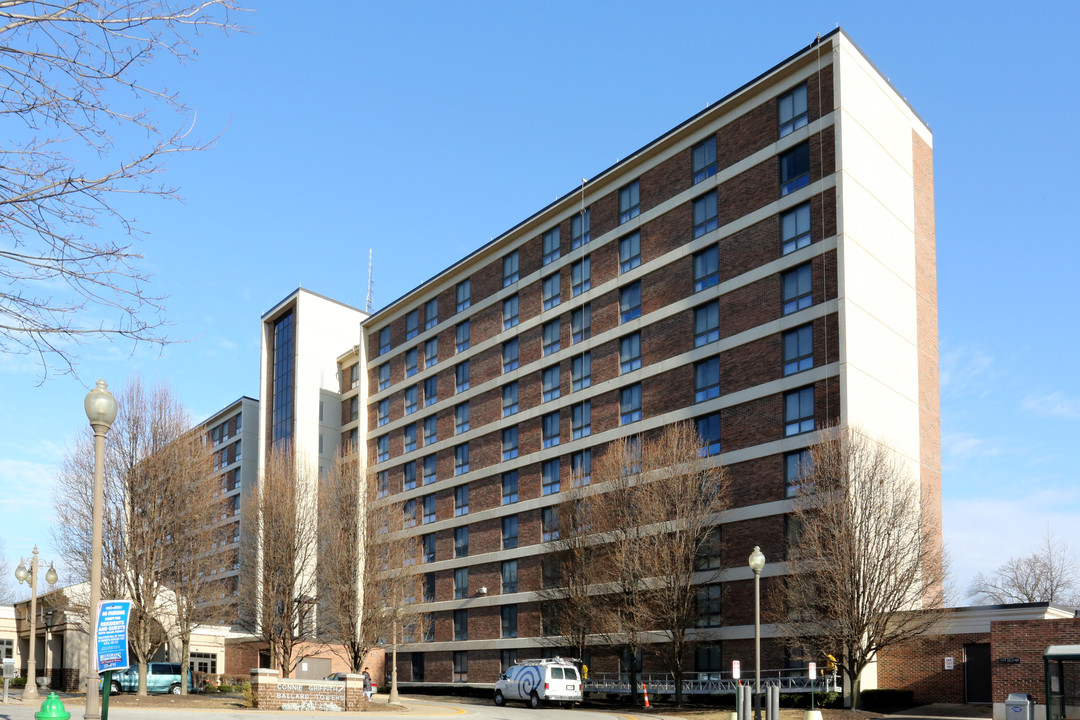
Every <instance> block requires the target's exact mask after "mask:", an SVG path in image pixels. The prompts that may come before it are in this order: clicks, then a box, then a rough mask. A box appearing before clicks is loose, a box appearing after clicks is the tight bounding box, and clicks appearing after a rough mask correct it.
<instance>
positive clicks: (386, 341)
mask: <svg viewBox="0 0 1080 720" xmlns="http://www.w3.org/2000/svg"><path fill="white" fill-rule="evenodd" d="M388 352H390V326H389V325H387V326H386V327H384V328H380V329H379V354H380V355H383V354H385V353H388Z"/></svg>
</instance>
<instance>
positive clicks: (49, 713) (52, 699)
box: [34, 693, 71, 720]
mask: <svg viewBox="0 0 1080 720" xmlns="http://www.w3.org/2000/svg"><path fill="white" fill-rule="evenodd" d="M34 717H35V718H36V719H37V720H70V719H71V713H69V712H68V711H67V710H65V709H64V703H62V702H60V698H59V697H58V696H57V695H56V693H49V697H47V698H45V702H43V703H41V710H40V711H38V712H36V713H34Z"/></svg>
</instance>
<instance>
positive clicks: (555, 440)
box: [540, 411, 559, 448]
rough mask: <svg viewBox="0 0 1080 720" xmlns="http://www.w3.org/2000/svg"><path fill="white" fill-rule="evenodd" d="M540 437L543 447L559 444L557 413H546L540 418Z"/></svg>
mask: <svg viewBox="0 0 1080 720" xmlns="http://www.w3.org/2000/svg"><path fill="white" fill-rule="evenodd" d="M540 425H541V435H542V437H543V441H544V447H546V448H549V447H555V446H556V445H558V444H559V412H558V411H555V412H553V413H548V414H547V415H545V416H543V417H542V418H540Z"/></svg>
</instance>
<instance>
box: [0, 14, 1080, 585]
mask: <svg viewBox="0 0 1080 720" xmlns="http://www.w3.org/2000/svg"><path fill="white" fill-rule="evenodd" d="M747 5H748V4H747V3H724V2H715V1H714V2H686V3H666V4H664V6H663V7H662V6H661V5H660V4H658V3H647V2H619V3H599V2H596V3H581V2H545V3H539V2H515V3H509V2H505V3H494V2H492V3H480V2H464V3H434V2H426V3H374V2H355V3H352V2H350V3H340V2H334V3H331V2H309V3H306V4H305V5H304V7H303V12H301V13H297V12H296V10H297V6H296V5H295V4H294V3H284V2H280V1H276V2H268V3H266V4H265V6H262V7H259V8H258V11H257V12H253V13H249V14H246V15H244V16H243V17H242V18H241V22H243V23H244V24H246V25H248V26H249V27H250V29H251V32H250V33H249V34H233V35H231V36H229V37H219V36H214V35H208V36H206V37H205V38H203V39H202V40H200V41H199V49H200V55H199V58H198V59H197V61H195V62H192V63H188V64H186V65H183V66H179V65H176V64H174V63H170V62H164V63H162V64H161V65H157V66H155V67H154V68H153V71H152V75H153V79H154V80H156V81H160V82H163V83H165V84H167V85H168V86H169V87H170V88H172V89H177V90H180V91H181V92H182V94H183V97H184V98H185V99H186V100H187V102H188V103H189V104H190V105H191V106H192V107H194V108H196V109H197V111H198V114H197V122H196V134H198V135H200V136H202V137H204V138H211V137H214V136H216V135H218V134H219V133H220V134H221V137H220V139H219V140H218V142H217V144H216V146H215V147H214V149H213V150H211V151H209V152H205V153H199V154H195V155H191V156H186V157H180V158H175V159H174V160H173V161H172V162H171V164H170V167H169V171H168V174H167V176H166V179H167V180H168V181H169V182H171V183H175V184H178V185H179V186H180V187H181V189H182V195H183V197H184V202H183V203H164V202H156V201H155V202H150V201H145V200H142V201H133V203H134V204H133V206H132V207H133V212H135V214H136V215H137V217H138V218H139V222H140V225H141V227H143V228H144V229H146V230H148V231H149V235H148V236H147V238H146V239H145V240H144V241H142V242H140V244H139V248H140V250H141V251H142V252H143V253H144V254H145V256H146V260H145V263H146V265H145V267H146V268H147V269H149V270H150V271H151V272H153V273H154V274H155V281H154V286H153V290H154V292H156V293H161V294H164V295H168V296H169V300H168V311H169V312H168V317H169V320H170V321H171V322H172V323H173V327H172V333H173V335H174V336H175V337H176V338H178V339H184V340H186V342H183V343H179V344H174V345H170V346H168V347H166V348H165V349H164V351H163V352H161V353H160V354H159V353H158V352H157V351H156V350H151V349H149V348H139V349H136V350H135V351H134V353H132V351H131V348H129V347H125V346H114V345H108V344H96V345H91V346H87V347H84V348H82V351H81V357H82V360H81V364H80V367H79V371H80V377H78V378H73V377H70V376H67V377H56V378H51V379H49V380H48V381H47V382H46V383H45V384H44V385H40V386H39V385H38V381H39V368H37V367H36V366H35V365H34V364H33V362H32V361H31V360H28V359H27V358H20V357H11V356H0V386H2V387H3V388H4V393H5V399H4V402H3V412H2V413H0V516H2V517H3V518H4V523H3V530H2V531H0V537H2V538H3V540H4V542H5V543H6V546H7V559H8V561H9V564H10V565H12V566H14V565H15V564H17V562H18V557H19V556H20V555H28V554H29V552H30V550H31V548H32V546H33V544H34V543H35V542H37V543H38V544H39V545H41V547H42V551H43V557H45V558H46V559H54V558H55V553H53V551H52V549H51V541H50V535H49V528H50V525H51V523H52V519H53V518H52V514H51V501H50V498H49V493H50V485H51V471H52V468H53V466H54V465H55V464H56V463H57V462H58V461H59V459H60V457H61V454H62V452H63V449H64V447H65V446H66V445H67V444H68V443H69V442H70V440H71V438H72V437H73V436H74V435H75V434H77V433H80V432H85V431H86V418H85V415H84V414H83V410H82V398H83V396H84V394H85V392H86V391H87V389H88V388H89V387H91V386H92V385H93V381H94V379H96V378H97V377H104V378H105V379H107V380H108V381H109V383H110V384H111V385H114V386H119V385H120V384H121V383H122V382H123V381H124V380H125V379H126V378H127V377H128V376H129V375H130V374H131V373H133V372H139V373H140V374H141V375H142V376H143V378H144V379H155V378H161V379H165V380H167V381H169V382H170V383H171V384H172V385H173V387H174V389H175V390H176V391H177V392H178V393H179V394H180V396H181V397H183V398H184V400H185V401H186V402H187V404H188V405H189V407H190V409H191V412H192V414H193V415H194V416H195V417H196V418H202V417H205V416H207V415H209V414H211V413H213V412H214V411H216V410H217V409H219V408H221V407H222V406H224V405H225V404H227V403H228V402H230V401H232V400H234V399H235V398H237V397H239V396H240V395H251V396H257V395H258V331H259V317H260V315H261V314H262V313H263V312H264V311H265V310H266V309H268V308H269V307H271V306H272V305H273V304H274V303H275V302H276V301H277V300H279V299H280V298H282V297H284V296H285V295H286V294H288V293H289V292H290V291H291V290H293V289H294V288H296V287H297V286H298V285H303V286H304V287H306V288H309V289H312V290H314V291H316V292H319V293H322V294H324V295H328V296H330V297H333V298H336V299H339V300H342V301H344V302H347V303H350V304H353V305H356V306H361V307H362V306H363V303H364V298H365V294H366V271H367V253H368V249H369V248H372V249H373V250H374V256H375V305H376V307H379V306H381V305H382V304H384V303H386V302H388V301H390V300H392V299H393V298H395V297H397V296H398V295H400V294H401V293H403V292H405V291H407V290H408V289H410V288H411V287H413V286H414V285H416V284H417V283H418V282H419V281H421V280H423V279H426V278H427V277H430V276H431V275H433V274H434V273H435V272H437V271H438V270H440V269H442V268H443V267H445V266H447V265H449V264H450V263H452V262H454V261H455V260H457V259H459V258H460V257H462V256H463V255H465V254H467V253H469V252H470V251H472V250H473V249H475V248H476V247H477V246H479V245H481V244H483V243H484V242H487V241H488V240H489V239H490V238H491V237H493V236H495V235H498V234H500V233H502V232H503V231H504V230H506V229H507V228H509V227H511V226H512V225H514V224H515V223H516V222H517V221H519V220H521V219H522V218H524V217H526V216H528V215H530V214H532V213H533V212H534V211H536V210H537V209H539V208H540V207H543V206H544V205H546V204H547V203H549V202H550V201H552V200H553V199H555V198H556V197H558V196H560V195H562V194H564V193H566V192H568V191H570V190H571V189H573V188H574V187H575V186H576V185H577V184H578V183H579V182H580V179H581V178H582V177H591V176H593V175H595V174H596V173H598V172H599V171H601V170H603V169H604V168H606V167H607V166H609V165H611V164H612V163H613V162H615V161H616V160H618V159H619V158H620V157H623V156H625V155H626V154H628V153H630V152H631V151H633V150H635V149H637V148H638V147H640V146H641V145H643V144H645V143H646V142H648V141H650V140H652V139H653V138H655V137H656V136H658V135H659V134H661V133H663V132H664V131H666V130H668V129H670V128H671V127H673V126H674V125H676V124H678V123H679V122H681V121H682V120H683V119H685V118H686V117H688V116H690V115H692V114H694V113H696V112H697V111H698V110H700V109H702V108H703V107H705V105H706V103H711V102H714V101H716V100H718V99H719V98H721V97H723V96H724V95H726V94H727V93H728V92H730V91H732V90H734V89H735V88H737V87H739V86H740V85H742V84H743V83H744V82H746V81H747V80H749V79H751V78H753V77H754V76H756V75H758V74H759V73H761V72H763V71H764V70H766V69H768V68H769V67H771V66H772V65H774V64H775V63H777V62H779V61H780V60H782V59H783V58H785V57H787V56H788V55H790V54H791V53H793V52H795V51H797V50H799V49H800V48H802V47H804V46H805V45H806V44H808V43H809V42H810V41H812V40H813V38H814V36H815V35H816V34H817V33H819V32H820V33H822V34H824V33H826V32H828V31H829V30H831V29H833V28H834V27H835V26H836V25H837V24H839V25H841V26H842V27H843V28H844V29H845V31H846V32H847V33H848V34H849V35H850V36H851V37H852V38H853V39H854V40H855V42H856V43H857V44H859V46H860V47H861V48H862V50H863V51H864V52H865V53H866V54H867V55H868V56H869V58H870V59H871V60H872V61H873V62H874V63H875V64H876V65H877V67H878V68H879V69H880V70H881V71H882V72H883V73H884V74H885V75H886V76H887V77H889V78H890V79H891V81H892V82H893V84H894V85H895V86H896V87H897V88H898V90H899V91H900V92H901V93H902V94H904V95H905V96H906V97H907V99H908V100H909V102H910V103H911V104H912V105H913V106H914V107H915V108H916V110H917V111H918V112H919V113H920V115H921V116H922V117H923V118H924V119H925V120H926V121H927V123H928V124H929V125H930V127H931V129H932V130H933V132H934V149H935V183H936V203H937V242H938V281H939V312H940V339H941V380H942V414H943V418H942V441H943V450H944V457H943V461H944V463H943V475H944V481H943V494H944V511H945V537H946V542H947V544H948V546H949V549H950V552H951V555H952V559H953V571H954V575H955V578H956V582H957V585H958V586H959V587H960V588H961V589H963V588H964V587H966V585H967V583H968V581H969V580H970V578H971V576H972V575H974V574H975V573H976V572H979V571H987V570H990V569H992V568H993V567H995V566H996V565H998V564H999V563H1000V562H1002V561H1003V560H1005V559H1006V558H1007V557H1008V556H1009V555H1010V554H1016V553H1021V552H1027V551H1029V550H1030V549H1032V548H1033V547H1034V546H1035V545H1036V542H1037V539H1038V537H1039V535H1040V534H1041V533H1042V532H1043V530H1044V528H1045V526H1046V524H1047V523H1050V524H1052V526H1053V528H1054V530H1055V532H1056V533H1057V534H1058V535H1059V536H1060V537H1062V538H1064V539H1066V540H1068V541H1070V542H1072V544H1073V546H1074V547H1075V548H1076V549H1078V550H1080V540H1077V539H1076V530H1075V528H1076V522H1075V521H1076V518H1077V517H1078V514H1077V511H1078V509H1080V490H1078V482H1077V481H1078V480H1080V478H1077V476H1076V471H1075V465H1074V464H1073V463H1072V462H1071V460H1070V455H1071V452H1072V451H1070V450H1069V449H1068V448H1070V447H1074V448H1075V447H1076V440H1075V436H1076V434H1077V430H1078V429H1080V383H1078V381H1077V379H1076V378H1077V376H1076V372H1075V369H1076V363H1077V361H1076V357H1077V354H1078V351H1080V341H1078V338H1077V333H1076V332H1075V331H1069V330H1068V326H1069V323H1070V321H1068V320H1067V315H1066V309H1067V308H1068V307H1070V306H1072V305H1073V304H1074V294H1075V293H1076V292H1077V289H1078V287H1080V283H1078V282H1077V280H1076V267H1077V265H1078V261H1080V250H1078V242H1077V241H1078V240H1080V237H1078V236H1080V233H1078V231H1077V229H1076V223H1075V221H1072V222H1068V221H1067V217H1070V216H1074V215H1075V211H1073V212H1067V210H1066V209H1067V208H1068V207H1074V208H1075V207H1076V204H1077V203H1076V200H1075V198H1074V194H1075V188H1076V186H1077V179H1076V174H1075V162H1069V161H1067V160H1065V158H1068V157H1069V155H1070V154H1072V152H1073V151H1072V150H1071V149H1070V146H1069V145H1068V143H1066V142H1065V140H1066V138H1064V137H1063V138H1062V139H1059V140H1054V138H1056V137H1057V135H1058V133H1061V134H1062V135H1063V136H1064V135H1066V134H1071V132H1073V131H1075V128H1076V126H1077V118H1078V117H1080V100H1078V97H1080V93H1078V90H1080V87H1078V83H1077V80H1076V76H1075V72H1074V69H1075V36H1076V34H1077V31H1080V9H1078V8H1080V6H1078V5H1076V4H1075V3H1065V2H1061V3H1041V4H1029V5H1025V6H1023V8H1019V7H1018V6H1017V5H1015V3H1004V2H983V3H980V4H979V5H978V6H977V7H978V12H977V13H973V12H970V10H969V8H974V7H975V6H974V4H971V3H941V2H937V3H919V2H916V3H902V4H901V3H866V2H858V3H856V2H852V3H824V2H817V3H788V2H779V3H769V4H764V5H759V6H758V7H755V8H749V7H747ZM404 248H407V251H403V249H404ZM1063 322H1064V323H1066V325H1065V326H1064V327H1063V326H1062V323H1063ZM1071 322H1072V324H1073V326H1074V327H1075V321H1071Z"/></svg>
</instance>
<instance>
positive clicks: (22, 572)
mask: <svg viewBox="0 0 1080 720" xmlns="http://www.w3.org/2000/svg"><path fill="white" fill-rule="evenodd" d="M15 579H16V580H18V581H19V584H20V585H21V584H22V583H24V582H25V583H29V584H30V652H29V654H28V657H27V659H26V689H25V690H23V695H22V697H23V700H24V701H30V702H35V701H37V700H38V699H39V698H40V695H38V691H37V579H38V549H37V545H35V546H34V554H33V556H32V557H31V558H30V568H29V569H27V567H26V561H25V560H24V559H22V558H19V567H17V568H15ZM45 582H47V583H49V584H50V585H55V584H56V569H55V568H53V566H52V563H49V571H48V572H46V573H45ZM46 642H48V640H46Z"/></svg>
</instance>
